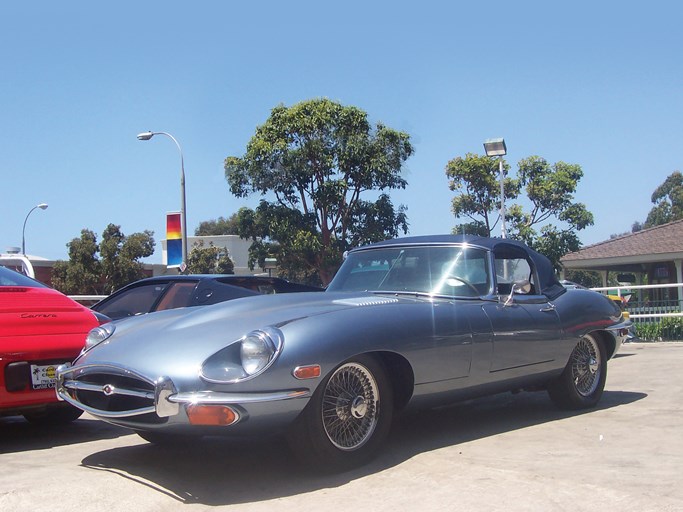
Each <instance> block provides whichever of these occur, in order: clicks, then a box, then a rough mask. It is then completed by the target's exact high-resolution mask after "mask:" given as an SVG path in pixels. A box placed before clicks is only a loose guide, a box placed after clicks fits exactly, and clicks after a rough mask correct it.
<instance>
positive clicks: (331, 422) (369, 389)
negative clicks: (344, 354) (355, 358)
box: [322, 363, 379, 451]
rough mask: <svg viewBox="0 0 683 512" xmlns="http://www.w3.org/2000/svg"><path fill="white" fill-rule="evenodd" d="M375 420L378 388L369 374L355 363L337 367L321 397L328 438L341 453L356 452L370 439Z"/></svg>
mask: <svg viewBox="0 0 683 512" xmlns="http://www.w3.org/2000/svg"><path fill="white" fill-rule="evenodd" d="M378 419H379V388H378V386H377V381H376V380H375V378H374V376H373V375H372V373H371V372H370V370H368V369H367V368H366V367H365V366H363V365H361V364H358V363H348V364H345V365H343V366H341V367H339V368H338V369H337V370H336V371H335V372H334V374H332V376H331V377H330V380H329V381H328V382H327V385H326V386H325V393H324V394H323V403H322V421H323V428H324V429H325V434H327V438H328V439H329V440H330V442H331V443H332V444H333V445H334V446H336V447H337V448H339V449H340V450H344V451H352V450H356V449H358V448H360V447H361V446H363V445H364V444H365V443H366V442H367V441H368V440H369V439H370V438H371V437H372V434H373V432H374V431H375V427H376V426H377V422H378Z"/></svg>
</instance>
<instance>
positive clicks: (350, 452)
mask: <svg viewBox="0 0 683 512" xmlns="http://www.w3.org/2000/svg"><path fill="white" fill-rule="evenodd" d="M392 414H393V393H392V388H391V384H390V382H389V379H388V377H387V373H386V370H385V369H384V367H383V365H382V364H381V363H380V362H379V361H377V360H375V359H374V358H372V357H369V356H357V357H354V358H352V359H350V360H348V361H346V362H344V363H342V364H341V365H339V366H338V367H337V368H336V369H335V370H334V371H332V372H331V374H330V375H329V376H328V377H326V378H325V380H324V381H323V382H321V383H320V385H319V386H318V389H316V391H315V393H314V394H313V396H312V397H311V400H310V402H309V403H308V405H307V406H306V408H305V409H304V410H303V412H302V413H301V415H300V416H299V417H298V418H297V420H296V421H295V422H294V424H293V425H292V427H291V428H290V430H289V432H288V441H289V444H290V447H291V448H292V450H293V451H294V453H295V454H296V455H297V456H298V457H299V458H300V459H301V460H302V461H303V462H304V463H305V464H306V465H308V466H310V467H313V468H315V469H318V470H322V471H336V470H344V469H349V468H352V467H354V466H358V465H360V464H364V463H365V462H367V461H368V460H370V458H371V457H372V456H373V455H374V454H375V453H376V452H377V450H378V449H379V447H380V446H381V444H382V443H383V441H384V440H385V438H386V436H387V434H388V432H389V429H390V427H391V419H392Z"/></svg>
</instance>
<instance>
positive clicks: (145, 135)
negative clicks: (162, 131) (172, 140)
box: [138, 132, 154, 140]
mask: <svg viewBox="0 0 683 512" xmlns="http://www.w3.org/2000/svg"><path fill="white" fill-rule="evenodd" d="M152 137H154V133H152V132H142V133H138V140H149V139H151V138H152Z"/></svg>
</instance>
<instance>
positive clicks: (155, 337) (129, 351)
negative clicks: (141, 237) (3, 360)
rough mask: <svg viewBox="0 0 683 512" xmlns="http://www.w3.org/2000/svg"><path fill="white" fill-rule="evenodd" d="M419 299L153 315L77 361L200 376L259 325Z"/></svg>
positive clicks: (321, 298) (264, 303)
mask: <svg viewBox="0 0 683 512" xmlns="http://www.w3.org/2000/svg"><path fill="white" fill-rule="evenodd" d="M414 300H416V299H415V298H412V299H410V298H403V299H399V298H395V297H389V296H377V295H373V294H368V293H354V294H349V293H332V292H324V293H316V292H310V293H295V294H281V295H277V294H276V295H260V296H255V297H245V298H241V299H235V300H231V301H228V302H223V303H220V304H215V305H211V306H200V307H194V308H183V309H176V310H169V311H160V312H156V313H148V314H146V315H141V316H139V317H133V318H128V319H125V320H122V321H118V322H116V331H115V333H114V334H113V336H111V337H110V338H109V339H108V340H106V341H105V342H103V343H100V344H99V345H97V346H96V347H94V348H93V349H91V350H90V351H88V352H86V353H85V354H84V355H83V356H82V357H81V358H79V359H78V360H77V361H76V363H77V364H103V363H106V364H115V365H119V366H124V367H128V368H131V369H135V370H136V371H138V372H141V373H143V374H145V375H148V376H150V377H157V376H161V374H160V373H159V372H161V373H163V374H173V375H175V376H179V375H181V374H186V375H188V376H189V375H196V374H197V371H198V369H199V367H200V366H201V364H202V363H203V362H204V361H205V360H206V358H207V357H209V356H211V355H212V354H214V353H215V352H217V351H218V350H220V349H222V348H224V347H226V346H227V345H229V344H231V343H234V342H235V341H237V340H239V339H240V338H241V337H242V336H244V335H246V334H248V333H249V332H251V331H253V330H255V329H261V328H265V327H280V328H281V327H283V326H285V325H287V324H289V323H291V322H296V321H299V320H301V319H304V318H308V317H311V316H314V315H324V314H329V313H332V312H334V311H338V310H342V309H348V308H358V307H377V306H382V305H386V304H391V303H397V302H400V301H414Z"/></svg>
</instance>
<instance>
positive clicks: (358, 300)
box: [334, 297, 398, 306]
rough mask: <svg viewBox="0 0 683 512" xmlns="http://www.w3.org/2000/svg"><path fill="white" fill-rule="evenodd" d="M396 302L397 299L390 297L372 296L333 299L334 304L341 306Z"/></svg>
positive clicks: (377, 304) (376, 304)
mask: <svg viewBox="0 0 683 512" xmlns="http://www.w3.org/2000/svg"><path fill="white" fill-rule="evenodd" d="M394 302H398V299H391V298H372V297H354V298H352V299H339V300H335V301H334V303H335V304H341V305H343V306H379V305H381V304H393V303H394Z"/></svg>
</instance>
